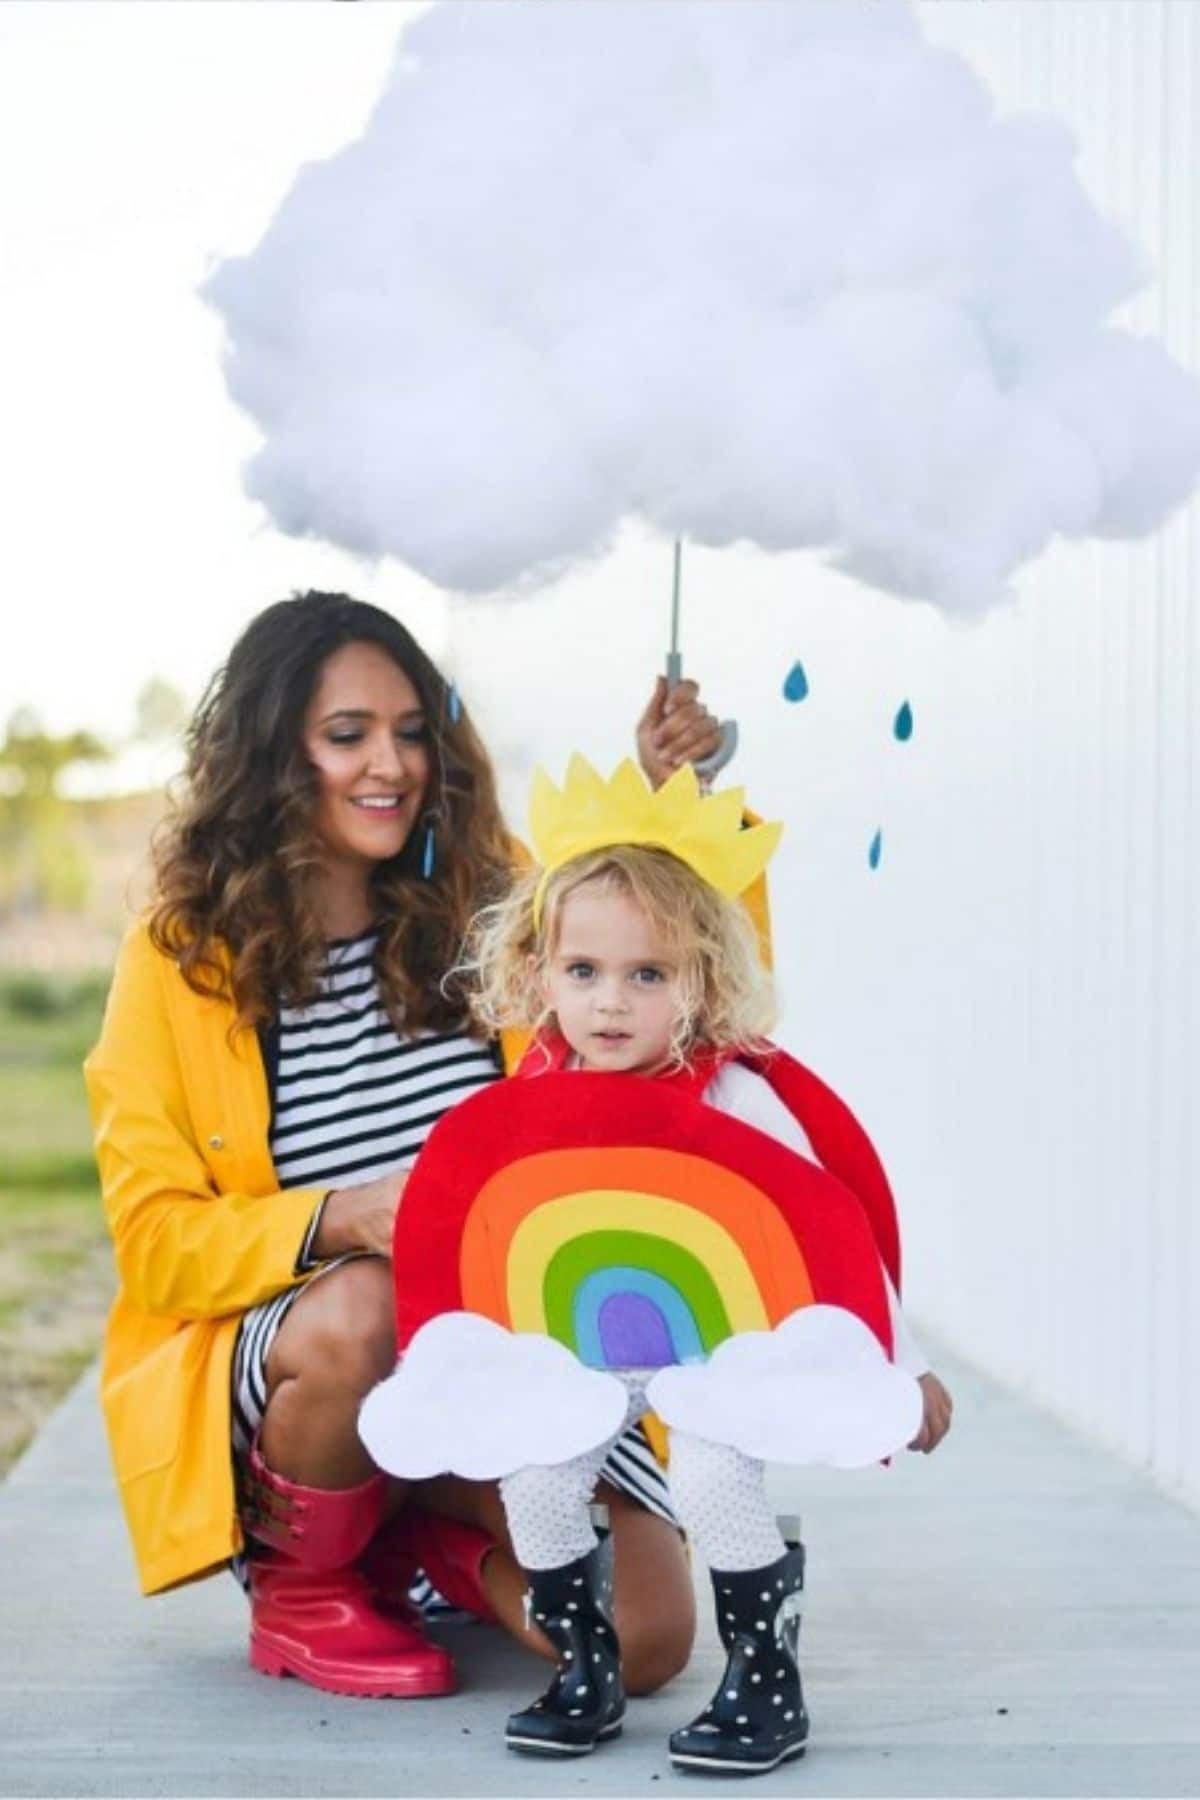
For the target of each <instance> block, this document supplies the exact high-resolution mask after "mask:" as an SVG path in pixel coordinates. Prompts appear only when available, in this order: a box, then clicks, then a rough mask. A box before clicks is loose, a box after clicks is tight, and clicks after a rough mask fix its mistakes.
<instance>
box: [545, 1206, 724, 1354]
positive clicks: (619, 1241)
mask: <svg viewBox="0 0 1200 1800" xmlns="http://www.w3.org/2000/svg"><path fill="white" fill-rule="evenodd" d="M621 1265H625V1266H626V1267H629V1268H635V1269H644V1270H646V1271H647V1273H649V1274H652V1275H658V1276H660V1277H661V1278H662V1280H664V1281H665V1282H667V1283H668V1284H669V1285H670V1286H671V1287H673V1288H674V1289H675V1290H676V1292H677V1293H678V1294H679V1295H680V1297H681V1299H682V1300H683V1302H684V1304H685V1305H686V1306H687V1307H688V1309H689V1310H690V1312H691V1315H692V1318H693V1319H694V1320H695V1323H696V1329H697V1331H698V1332H699V1334H700V1342H701V1344H702V1345H703V1347H704V1352H705V1354H706V1355H711V1353H712V1352H713V1350H715V1349H716V1347H717V1345H718V1344H720V1343H723V1342H724V1341H725V1339H726V1338H727V1337H729V1336H730V1335H731V1327H730V1323H729V1314H728V1313H727V1312H726V1310H725V1304H724V1302H723V1301H722V1299H721V1296H720V1294H719V1293H718V1292H717V1285H716V1283H715V1281H714V1280H713V1278H712V1276H711V1275H710V1274H709V1272H708V1270H707V1269H706V1268H705V1267H704V1264H703V1263H702V1262H700V1261H699V1259H698V1258H697V1257H695V1256H693V1255H692V1253H691V1251H690V1250H684V1249H681V1248H680V1246H679V1245H678V1244H672V1243H671V1242H670V1241H669V1240H668V1239H667V1238H662V1237H653V1236H651V1235H650V1234H649V1233H647V1232H643V1231H589V1232H585V1233H583V1234H582V1235H581V1236H580V1237H575V1238H571V1239H570V1241H569V1242H567V1243H565V1244H563V1245H561V1246H560V1248H559V1249H558V1250H556V1251H555V1253H554V1255H553V1256H552V1257H551V1259H550V1261H549V1263H548V1264H547V1265H546V1273H545V1275H544V1276H543V1279H542V1302H543V1305H544V1307H545V1309H546V1330H547V1332H548V1333H549V1335H550V1336H551V1337H554V1338H557V1339H558V1341H559V1343H560V1344H566V1346H567V1348H568V1349H570V1350H573V1351H574V1352H575V1354H576V1355H577V1356H578V1355H580V1353H581V1346H580V1345H579V1344H577V1343H576V1341H575V1311H574V1309H575V1297H576V1295H577V1293H578V1291H579V1288H580V1287H581V1285H582V1284H583V1282H585V1281H586V1280H587V1278H588V1277H589V1276H590V1275H594V1274H596V1273H598V1272H599V1271H601V1270H604V1269H607V1268H612V1267H614V1266H617V1267H619V1266H621Z"/></svg>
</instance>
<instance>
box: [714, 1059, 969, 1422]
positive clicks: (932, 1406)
mask: <svg viewBox="0 0 1200 1800" xmlns="http://www.w3.org/2000/svg"><path fill="white" fill-rule="evenodd" d="M704 1099H705V1101H706V1102H707V1103H708V1104H709V1105H710V1106H715V1107H717V1108H718V1110H719V1111H721V1112H726V1113H729V1114H731V1115H732V1117H734V1118H736V1119H741V1120H743V1121H744V1123H745V1124H747V1125H753V1126H754V1127H755V1128H756V1130H758V1131H762V1132H765V1133H766V1135H767V1136H768V1137H773V1138H775V1140H776V1141H777V1142H778V1143H781V1144H784V1145H785V1146H786V1147H787V1148H788V1149H789V1150H795V1151H796V1153H797V1154H798V1155H800V1156H804V1157H807V1158H808V1160H809V1162H815V1163H819V1161H820V1158H819V1157H818V1156H817V1155H816V1153H815V1152H814V1150H813V1147H812V1145H811V1144H810V1143H809V1141H808V1135H807V1133H806V1132H805V1130H804V1128H803V1127H802V1126H801V1124H800V1122H799V1120H798V1119H796V1118H793V1116H792V1114H791V1113H790V1112H789V1111H788V1109H787V1107H786V1106H785V1105H784V1104H783V1102H782V1101H781V1100H780V1098H779V1096H778V1095H777V1094H776V1093H775V1092H774V1090H773V1089H772V1087H771V1085H770V1083H769V1082H767V1081H764V1080H763V1078H762V1076H761V1075H758V1074H756V1073H755V1072H754V1070H753V1069H747V1068H744V1067H743V1066H742V1065H741V1064H740V1063H727V1064H726V1066H725V1067H724V1068H723V1069H722V1070H721V1071H720V1072H719V1074H718V1075H717V1076H716V1077H715V1078H714V1080H712V1081H711V1082H710V1083H709V1085H708V1087H707V1089H706V1090H705V1093H704ZM883 1280H884V1285H885V1287H886V1288H887V1297H888V1309H889V1312H890V1314H891V1321H892V1344H893V1347H894V1360H895V1363H896V1366H897V1368H900V1369H903V1370H904V1371H905V1373H906V1374H909V1375H912V1376H914V1377H915V1378H916V1380H917V1382H918V1383H919V1385H920V1389H921V1397H922V1401H923V1403H924V1413H923V1416H922V1419H921V1429H920V1431H918V1433H917V1435H916V1437H915V1438H914V1439H913V1441H912V1443H911V1444H910V1445H909V1446H908V1447H909V1449H910V1450H922V1451H924V1452H925V1454H926V1455H928V1454H929V1452H930V1451H931V1450H936V1448H937V1446H938V1445H939V1444H940V1443H941V1441H942V1439H943V1438H944V1437H945V1435H946V1433H947V1432H948V1431H949V1429H950V1415H951V1413H952V1411H953V1401H952V1400H951V1398H950V1395H949V1392H948V1391H947V1389H946V1388H945V1387H944V1386H943V1385H942V1383H941V1382H940V1381H939V1380H938V1378H937V1376H936V1375H935V1374H934V1373H933V1370H932V1369H931V1368H930V1366H929V1358H928V1357H927V1356H926V1354H925V1352H924V1351H923V1350H922V1348H921V1346H920V1344H919V1343H918V1342H917V1340H916V1338H915V1337H914V1336H913V1334H912V1331H911V1330H910V1329H909V1325H908V1321H907V1319H906V1318H905V1317H904V1313H903V1312H902V1310H901V1307H900V1299H899V1296H898V1295H897V1293H896V1290H895V1288H894V1287H893V1286H892V1284H891V1281H890V1280H889V1278H888V1274H887V1271H886V1270H884V1272H883Z"/></svg>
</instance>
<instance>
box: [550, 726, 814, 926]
mask: <svg viewBox="0 0 1200 1800" xmlns="http://www.w3.org/2000/svg"><path fill="white" fill-rule="evenodd" d="M744 814H745V806H744V790H743V789H742V788H724V789H722V791H721V792H720V793H719V794H705V793H702V792H701V789H700V783H699V781H698V780H697V779H696V771H695V770H694V769H693V768H692V765H691V764H690V763H685V764H684V765H683V767H682V768H680V769H676V771H675V773H674V774H673V775H672V776H671V777H670V779H669V780H668V781H665V782H664V783H663V785H662V787H660V788H659V789H658V790H657V792H656V791H655V790H654V789H653V788H651V786H650V784H649V783H648V782H647V780H646V778H645V776H644V775H643V774H642V772H641V770H640V769H639V768H638V767H637V765H636V763H633V762H630V761H629V759H628V758H626V759H625V761H624V762H623V763H621V764H620V765H619V766H618V768H617V769H616V771H615V773H614V774H613V776H612V779H611V780H609V781H605V780H604V778H603V776H601V775H599V774H597V772H596V770H595V769H593V767H592V765H591V763H589V762H588V761H587V759H586V758H585V757H582V756H580V755H579V754H578V752H576V754H575V755H574V756H572V758H571V760H570V762H569V763H568V764H567V778H566V780H565V781H564V783H563V785H562V788H561V790H560V789H559V788H557V787H555V785H554V783H553V782H552V781H551V779H550V777H549V776H548V775H547V774H546V772H545V770H544V769H538V770H536V771H535V773H534V777H533V792H532V794H531V796H530V800H529V832H530V837H531V839H532V841H533V849H534V853H535V855H536V856H537V859H538V862H539V863H540V864H541V867H542V877H541V880H540V881H539V882H538V886H537V892H536V894H535V895H534V902H533V916H534V922H535V924H540V923H541V916H542V900H543V898H544V896H545V892H546V884H547V882H548V881H549V879H550V877H551V875H553V873H554V871H555V870H556V869H561V868H562V866H563V864H564V863H568V862H571V861H573V860H574V858H575V857H577V856H586V855H588V854H589V853H590V852H591V851H593V850H605V849H608V848H609V847H610V846H611V845H613V844H641V845H644V846H646V847H647V848H651V849H656V850H669V851H670V853H671V855H672V856H677V857H678V858H679V860H680V862H685V863H686V864H687V865H688V867H689V869H693V870H694V871H695V873H696V874H697V875H699V877H700V879H701V880H702V881H707V882H708V884H709V886H710V887H714V888H716V889H717V891H718V893H721V894H726V895H728V896H729V897H730V898H731V899H732V898H733V897H734V896H735V895H737V894H741V893H744V892H745V890H746V889H747V888H748V887H749V886H750V883H751V882H752V881H754V880H755V879H756V878H757V877H758V876H759V875H761V874H762V872H763V870H764V869H765V868H766V866H767V864H768V862H769V861H770V860H771V856H772V854H773V852H774V850H775V846H776V845H777V844H778V842H779V839H780V837H781V836H782V834H783V826H782V825H778V824H774V825H752V826H750V827H749V828H747V829H743V825H742V820H743V817H744Z"/></svg>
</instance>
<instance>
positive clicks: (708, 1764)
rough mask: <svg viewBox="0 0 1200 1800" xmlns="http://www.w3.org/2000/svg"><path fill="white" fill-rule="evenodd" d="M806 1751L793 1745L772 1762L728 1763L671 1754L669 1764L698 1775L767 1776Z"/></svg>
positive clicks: (796, 1759)
mask: <svg viewBox="0 0 1200 1800" xmlns="http://www.w3.org/2000/svg"><path fill="white" fill-rule="evenodd" d="M807 1749H808V1745H807V1744H806V1743H805V1744H793V1745H792V1747H791V1749H790V1750H781V1751H780V1752H779V1755H778V1756H777V1757H776V1758H775V1760H774V1762H728V1761H726V1760H725V1759H724V1758H718V1757H715V1756H676V1755H675V1754H674V1753H673V1752H671V1753H670V1754H671V1764H672V1766H673V1767H674V1768H676V1769H687V1770H689V1771H691V1772H693V1773H696V1774H700V1775H769V1774H770V1773H771V1770H772V1769H777V1768H778V1767H779V1766H780V1764H781V1763H785V1762H798V1761H799V1760H800V1758H801V1757H802V1756H803V1755H804V1752H805V1751H806V1750H807Z"/></svg>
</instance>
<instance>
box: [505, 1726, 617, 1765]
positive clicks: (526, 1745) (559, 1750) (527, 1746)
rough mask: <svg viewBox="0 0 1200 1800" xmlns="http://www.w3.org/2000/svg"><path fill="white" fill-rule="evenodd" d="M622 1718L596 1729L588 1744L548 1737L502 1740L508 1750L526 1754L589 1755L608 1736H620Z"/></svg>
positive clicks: (507, 1738) (506, 1738)
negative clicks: (561, 1742)
mask: <svg viewBox="0 0 1200 1800" xmlns="http://www.w3.org/2000/svg"><path fill="white" fill-rule="evenodd" d="M624 1723H625V1721H624V1719H614V1720H613V1722H612V1724H611V1725H606V1726H605V1727H604V1728H603V1730H602V1731H598V1732H597V1733H596V1735H595V1737H594V1738H593V1739H592V1741H591V1743H590V1744H556V1743H553V1742H552V1741H551V1740H550V1739H549V1738H524V1737H507V1736H506V1737H505V1739H504V1741H505V1743H506V1744H507V1745H508V1747H509V1749H510V1750H517V1751H523V1752H524V1753H525V1755H527V1756H590V1755H591V1753H592V1751H593V1750H594V1749H595V1748H596V1745H597V1744H602V1743H604V1742H605V1740H606V1739H608V1738H615V1737H620V1735H621V1729H622V1727H623V1725H624Z"/></svg>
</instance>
